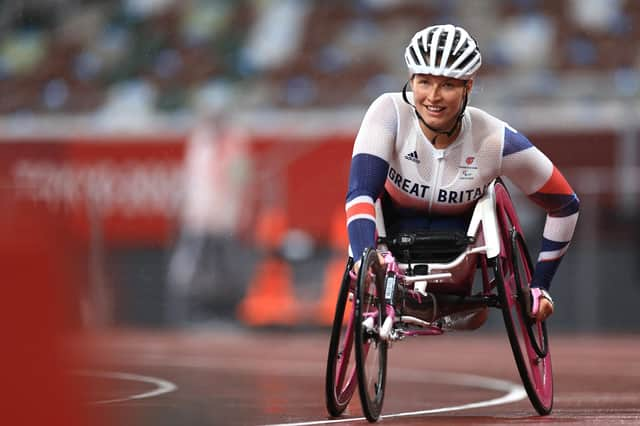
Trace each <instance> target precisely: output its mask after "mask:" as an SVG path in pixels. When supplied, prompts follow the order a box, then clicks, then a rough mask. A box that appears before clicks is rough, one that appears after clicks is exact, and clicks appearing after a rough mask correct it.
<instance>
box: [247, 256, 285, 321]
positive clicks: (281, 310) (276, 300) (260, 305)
mask: <svg viewBox="0 0 640 426" xmlns="http://www.w3.org/2000/svg"><path fill="white" fill-rule="evenodd" d="M291 275H292V274H291V268H290V266H289V264H288V263H286V262H285V261H284V260H282V259H279V258H277V257H268V258H267V259H265V260H264V261H263V262H262V264H260V265H259V266H258V268H257V269H256V273H255V276H254V280H253V282H251V283H250V285H249V288H248V290H247V295H246V296H245V298H244V299H243V300H242V301H241V302H240V304H239V305H238V317H239V319H240V320H241V321H242V322H244V323H245V324H247V325H251V326H268V325H294V324H295V322H296V319H297V304H296V300H295V297H294V292H293V289H292V285H291V283H292V277H291Z"/></svg>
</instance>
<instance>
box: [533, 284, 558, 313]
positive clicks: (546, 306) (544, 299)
mask: <svg viewBox="0 0 640 426" xmlns="http://www.w3.org/2000/svg"><path fill="white" fill-rule="evenodd" d="M531 295H532V297H537V298H538V300H537V302H538V303H537V308H538V309H537V310H536V311H535V312H533V314H534V316H535V318H536V321H544V320H546V319H547V318H549V317H550V316H551V314H553V299H551V295H549V293H548V292H547V291H545V290H542V289H532V293H531ZM535 305H536V303H535V301H534V306H535Z"/></svg>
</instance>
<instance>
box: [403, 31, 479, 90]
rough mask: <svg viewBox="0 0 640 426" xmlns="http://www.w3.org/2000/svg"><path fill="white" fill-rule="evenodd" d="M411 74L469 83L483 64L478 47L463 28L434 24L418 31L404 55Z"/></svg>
mask: <svg viewBox="0 0 640 426" xmlns="http://www.w3.org/2000/svg"><path fill="white" fill-rule="evenodd" d="M404 60H405V61H406V63H407V67H408V68H409V71H410V72H411V74H429V75H436V76H445V77H452V78H457V79H460V80H469V79H471V78H473V76H474V74H475V73H476V71H478V68H480V65H481V64H482V58H481V56H480V50H479V49H478V44H477V43H476V41H475V40H474V39H473V37H471V36H470V35H469V33H468V32H467V31H465V30H464V29H463V28H460V27H456V26H454V25H434V26H431V27H427V28H425V29H423V30H421V31H418V32H417V33H416V34H415V35H414V36H413V38H412V39H411V43H409V46H407V48H406V50H405V53H404Z"/></svg>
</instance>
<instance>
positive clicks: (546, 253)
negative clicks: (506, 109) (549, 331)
mask: <svg viewBox="0 0 640 426" xmlns="http://www.w3.org/2000/svg"><path fill="white" fill-rule="evenodd" d="M502 154H503V159H502V169H503V173H504V175H505V176H507V177H508V178H509V179H510V180H511V181H512V182H513V183H514V184H516V186H518V187H519V188H520V189H521V190H522V191H523V192H524V193H525V194H527V195H528V197H529V199H530V200H532V201H533V202H534V203H536V204H537V205H539V206H541V207H542V208H544V209H545V210H546V212H547V218H546V221H545V226H544V230H543V233H542V245H541V249H540V253H539V255H538V260H537V263H536V268H535V271H534V274H533V280H532V282H531V286H532V287H541V288H544V289H546V290H548V289H549V287H550V286H551V280H552V279H553V276H554V274H555V273H556V270H557V269H558V266H559V265H560V262H561V260H562V257H563V256H564V254H565V252H566V251H567V249H568V247H569V243H570V242H571V238H572V237H573V232H574V230H575V227H576V223H577V221H578V212H579V209H580V200H579V199H578V197H577V195H576V193H575V192H574V191H573V189H572V188H571V186H570V185H569V183H568V182H567V180H566V179H565V178H564V176H563V175H562V173H560V171H559V170H558V169H557V168H556V167H555V166H554V165H553V163H552V162H551V161H550V160H549V159H548V158H547V157H546V156H545V155H544V154H543V153H542V152H541V151H540V150H538V149H537V148H536V147H535V146H534V145H533V144H532V143H531V142H530V141H529V140H528V139H527V138H526V137H525V136H523V135H522V134H520V133H518V132H516V131H515V130H513V129H510V128H509V127H507V128H505V141H504V148H503V152H502Z"/></svg>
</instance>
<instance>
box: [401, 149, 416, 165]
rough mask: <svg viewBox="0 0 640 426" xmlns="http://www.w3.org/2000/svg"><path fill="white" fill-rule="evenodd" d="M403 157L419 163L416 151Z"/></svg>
mask: <svg viewBox="0 0 640 426" xmlns="http://www.w3.org/2000/svg"><path fill="white" fill-rule="evenodd" d="M404 158H405V159H407V160H409V161H413V162H414V163H420V160H418V153H417V152H416V151H413V152H410V153H408V154H407V155H405V156H404Z"/></svg>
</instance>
